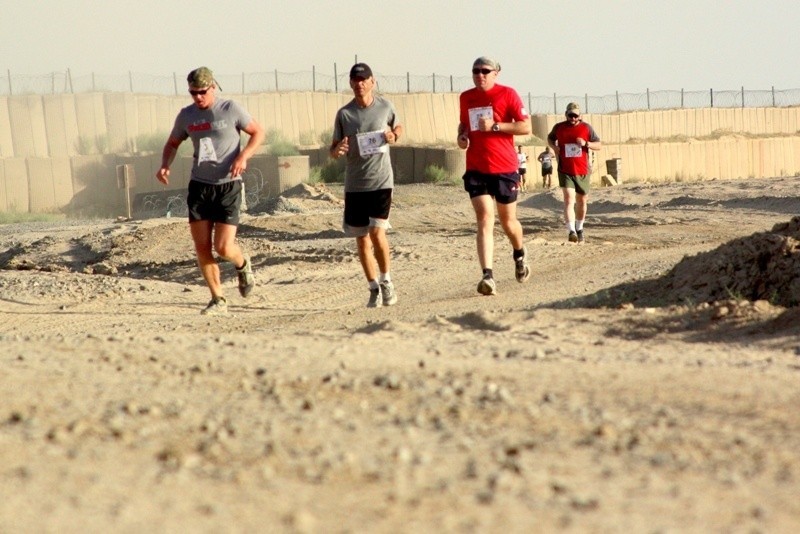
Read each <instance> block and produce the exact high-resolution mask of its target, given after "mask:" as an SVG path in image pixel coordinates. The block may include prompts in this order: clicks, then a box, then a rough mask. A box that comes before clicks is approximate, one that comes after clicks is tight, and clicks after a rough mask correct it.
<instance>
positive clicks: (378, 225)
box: [330, 63, 403, 308]
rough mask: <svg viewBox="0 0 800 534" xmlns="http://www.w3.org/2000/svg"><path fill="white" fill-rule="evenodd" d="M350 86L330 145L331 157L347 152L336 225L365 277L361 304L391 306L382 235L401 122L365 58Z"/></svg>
mask: <svg viewBox="0 0 800 534" xmlns="http://www.w3.org/2000/svg"><path fill="white" fill-rule="evenodd" d="M350 87H351V89H352V90H353V95H354V96H355V98H353V100H351V101H350V102H349V103H348V104H347V105H345V106H344V107H342V108H341V109H339V111H338V112H337V113H336V120H335V122H334V124H333V141H332V143H331V148H330V155H331V157H332V158H334V159H337V158H340V157H342V156H346V157H347V169H346V171H345V181H344V222H343V224H342V228H343V230H344V232H345V234H347V235H350V236H353V237H355V238H356V244H357V245H358V259H359V261H360V262H361V267H362V269H363V270H364V275H365V276H366V277H367V282H368V283H369V292H370V295H369V301H368V302H367V307H369V308H377V307H380V306H392V305H393V304H395V303H396V302H397V293H396V291H395V289H394V284H393V283H392V278H391V274H390V272H389V268H390V256H391V252H390V250H389V241H388V239H387V237H386V230H387V229H389V228H391V226H390V225H389V210H390V209H391V205H392V190H393V188H394V174H393V172H392V163H391V160H390V158H389V145H393V144H394V143H396V142H397V141H398V139H400V136H401V135H402V134H403V126H402V125H401V124H400V121H399V119H398V118H397V113H396V112H395V109H394V106H393V105H392V103H391V102H389V101H388V100H386V99H384V98H382V97H380V96H377V95H374V94H373V89H374V88H375V78H374V76H373V75H372V69H370V68H369V66H368V65H367V64H365V63H356V64H355V65H353V67H352V68H351V69H350ZM376 263H377V266H376ZM379 271H380V273H379Z"/></svg>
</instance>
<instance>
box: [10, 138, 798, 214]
mask: <svg viewBox="0 0 800 534" xmlns="http://www.w3.org/2000/svg"><path fill="white" fill-rule="evenodd" d="M542 150H544V146H543V145H541V146H540V145H533V146H524V147H523V151H524V152H525V153H526V154H528V156H529V163H528V169H529V170H528V173H529V177H531V181H530V184H532V186H535V185H536V184H537V183H538V177H539V163H538V162H537V161H536V158H537V156H538V155H539V153H541V151H542ZM308 152H309V154H310V155H302V156H289V157H278V156H272V155H266V154H257V155H256V156H253V158H252V159H251V160H250V164H249V169H250V171H251V173H252V174H253V175H254V177H253V179H257V181H258V184H257V187H261V188H264V189H263V194H261V195H260V196H262V197H264V196H266V197H270V196H276V195H278V194H280V193H281V192H282V191H284V190H286V189H288V188H289V187H292V186H294V185H297V184H298V183H300V182H301V181H304V180H306V179H307V177H308V175H309V167H310V161H311V159H312V157H313V158H315V159H316V160H317V161H320V162H321V163H324V162H325V161H327V160H325V159H324V158H325V153H326V151H325V149H309V150H308ZM391 154H392V165H393V167H394V171H395V181H396V183H397V184H404V183H416V182H422V181H424V180H425V171H426V169H427V168H428V167H429V166H431V165H436V166H438V167H440V168H442V169H444V170H445V171H446V172H447V173H448V175H449V176H450V178H451V179H453V180H458V179H459V178H460V177H461V176H462V175H463V173H464V170H465V168H466V152H465V151H463V150H459V149H457V148H452V147H412V146H407V145H402V144H401V145H397V146H394V147H392V148H391ZM594 154H595V161H594V167H593V173H592V180H593V182H594V183H595V184H597V185H599V184H600V183H601V177H602V175H604V174H607V173H608V169H607V164H606V162H607V160H611V159H615V160H616V162H617V163H619V167H620V172H621V178H622V179H621V182H622V183H643V182H646V183H660V182H675V181H677V182H689V181H698V180H709V179H747V178H764V177H773V176H797V175H800V136H792V137H770V138H758V139H752V138H747V137H743V136H727V137H724V138H721V139H716V140H708V141H698V140H692V141H690V142H667V143H627V144H626V143H623V144H613V143H611V144H605V145H604V147H603V150H601V151H599V152H595V153H594ZM160 161H161V156H160V155H159V154H155V153H152V154H148V155H141V156H130V155H118V156H99V155H95V156H73V157H71V158H67V157H65V156H59V157H55V158H50V157H47V158H44V157H28V158H2V159H0V211H3V212H30V213H40V212H59V211H68V212H74V213H93V214H109V213H116V214H119V213H120V211H119V210H120V209H122V208H123V207H124V206H125V200H124V196H123V193H122V192H121V191H120V189H119V187H118V183H117V166H118V165H126V164H129V165H131V166H132V168H133V180H132V183H131V193H132V195H133V196H136V195H140V194H146V193H163V192H165V190H168V191H185V190H186V187H187V185H188V180H189V174H190V170H191V163H192V159H191V157H185V156H184V157H179V158H176V160H175V162H174V164H173V166H172V169H171V174H170V184H169V186H168V187H164V186H163V185H161V184H160V183H159V182H158V181H156V180H155V172H156V170H157V169H158V166H159V165H160ZM256 176H257V178H256Z"/></svg>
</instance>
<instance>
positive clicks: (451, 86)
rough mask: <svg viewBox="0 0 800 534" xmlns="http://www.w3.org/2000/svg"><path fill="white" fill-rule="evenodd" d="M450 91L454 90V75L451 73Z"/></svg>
mask: <svg viewBox="0 0 800 534" xmlns="http://www.w3.org/2000/svg"><path fill="white" fill-rule="evenodd" d="M450 92H451V93H452V92H453V75H452V74H451V75H450Z"/></svg>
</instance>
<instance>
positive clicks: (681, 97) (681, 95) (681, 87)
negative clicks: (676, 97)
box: [681, 87, 683, 109]
mask: <svg viewBox="0 0 800 534" xmlns="http://www.w3.org/2000/svg"><path fill="white" fill-rule="evenodd" d="M681 109H683V87H681Z"/></svg>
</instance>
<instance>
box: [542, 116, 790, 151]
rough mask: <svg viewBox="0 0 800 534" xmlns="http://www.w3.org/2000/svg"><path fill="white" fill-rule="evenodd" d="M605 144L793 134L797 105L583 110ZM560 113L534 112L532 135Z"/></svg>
mask: <svg viewBox="0 0 800 534" xmlns="http://www.w3.org/2000/svg"><path fill="white" fill-rule="evenodd" d="M583 118H584V120H585V121H586V122H588V123H589V124H591V125H592V127H593V128H594V129H595V130H596V131H597V133H598V135H599V136H600V139H602V141H603V142H604V143H625V142H628V141H630V140H637V139H639V140H648V139H649V140H669V139H670V138H676V137H681V138H704V137H709V136H719V135H720V134H723V133H747V134H752V135H795V134H797V133H798V132H800V107H794V108H703V109H666V110H658V111H634V112H630V113H615V114H609V115H605V114H603V115H595V114H591V113H585V114H584V116H583ZM563 120H564V116H563V115H536V116H534V117H533V118H532V121H531V122H532V128H533V135H535V136H536V137H538V138H540V139H542V140H545V139H546V138H547V134H549V133H550V130H552V128H553V126H554V125H555V124H556V123H557V122H560V121H563Z"/></svg>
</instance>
